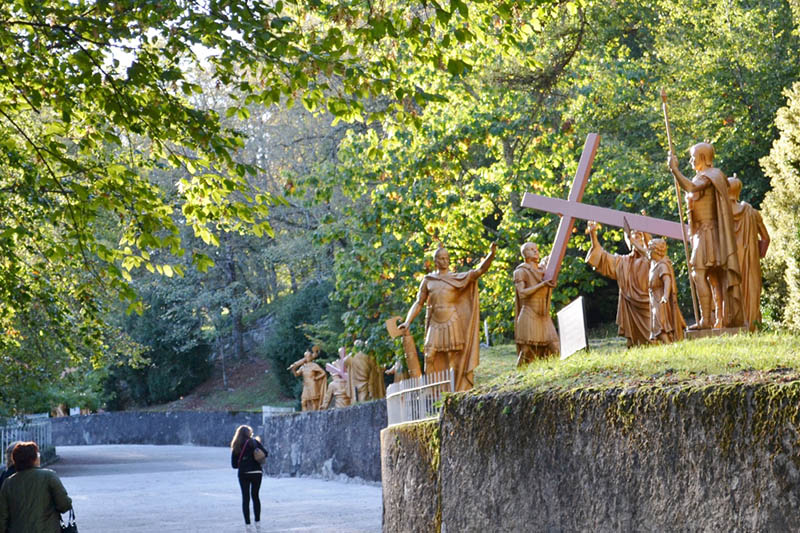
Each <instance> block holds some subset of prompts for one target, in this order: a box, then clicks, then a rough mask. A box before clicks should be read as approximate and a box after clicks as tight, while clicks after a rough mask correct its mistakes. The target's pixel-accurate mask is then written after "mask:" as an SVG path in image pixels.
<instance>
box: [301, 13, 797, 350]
mask: <svg viewBox="0 0 800 533" xmlns="http://www.w3.org/2000/svg"><path fill="white" fill-rule="evenodd" d="M535 10H536V8H535V7H534V6H531V5H529V4H518V5H517V6H515V10H514V11H513V15H512V18H513V20H515V21H518V22H519V21H526V20H534V22H532V23H531V25H529V26H526V25H525V24H524V23H520V26H519V29H518V31H517V32H516V33H515V32H513V31H511V32H510V33H509V32H505V30H504V33H503V40H502V42H501V41H497V40H494V38H495V37H497V34H495V33H492V32H491V31H489V30H488V26H480V24H478V26H479V28H478V29H476V30H475V42H479V43H480V44H481V46H476V47H469V48H468V49H467V50H466V51H464V52H463V54H462V56H461V57H462V59H463V60H464V61H465V62H466V63H468V64H470V65H473V67H472V68H470V69H468V70H465V71H464V72H462V73H460V74H459V76H455V77H454V76H450V75H446V74H445V73H443V72H442V71H438V70H437V69H435V68H429V67H428V66H426V65H420V64H418V63H415V62H414V61H413V59H409V58H406V57H405V56H403V55H402V54H399V55H398V60H399V61H403V60H407V63H406V64H407V66H408V71H409V73H410V74H409V76H410V77H411V78H412V79H413V80H415V82H416V83H417V84H419V86H421V87H424V88H426V90H429V91H430V92H433V93H436V94H442V95H444V96H446V98H447V99H446V100H445V101H435V102H433V103H430V104H429V105H428V106H426V107H425V108H419V109H416V108H413V107H412V108H411V110H412V111H413V112H414V113H415V114H416V116H417V117H418V120H417V122H418V124H419V127H418V128H417V129H410V128H407V127H405V126H404V125H402V124H397V123H396V122H394V121H393V120H392V117H391V116H389V117H386V119H385V120H384V121H383V122H381V124H380V125H379V126H375V127H373V128H371V129H370V130H368V131H364V132H352V133H351V134H350V135H348V136H347V137H346V138H345V139H344V141H343V143H342V144H341V146H340V150H339V153H338V156H339V160H340V162H339V165H338V166H337V167H335V168H330V167H325V168H321V169H317V172H316V175H311V176H309V177H308V183H310V184H311V185H312V186H313V187H314V188H315V190H316V192H317V196H318V199H319V200H320V201H325V200H326V199H328V198H330V197H331V196H332V194H333V193H334V192H335V191H341V192H342V193H343V194H344V195H345V196H346V198H348V199H349V200H350V203H349V204H348V205H346V206H345V208H344V209H343V210H342V215H343V216H342V217H339V218H335V217H330V218H329V219H328V221H327V222H328V224H327V225H325V226H324V227H322V228H320V230H319V231H318V236H319V238H320V241H321V242H324V243H331V242H339V243H341V244H342V248H341V249H340V250H338V251H337V253H336V262H335V265H334V266H335V269H336V291H335V292H334V295H333V297H334V298H335V299H337V300H339V301H341V302H342V303H343V304H344V305H346V306H347V308H348V311H347V313H345V314H344V315H343V319H344V325H345V334H344V335H343V337H351V336H356V337H362V338H368V339H369V341H370V345H371V346H373V347H374V349H375V350H376V352H377V355H378V358H379V359H380V360H381V361H383V362H386V361H388V360H390V359H391V358H392V357H393V356H394V354H397V353H398V351H399V344H397V343H396V341H390V340H389V339H388V337H387V335H386V333H385V331H384V329H383V325H382V323H383V320H385V319H386V318H388V317H389V316H392V315H395V314H397V315H404V314H405V312H406V310H407V309H408V307H410V305H411V302H412V301H413V299H414V294H415V290H416V288H417V286H418V284H419V282H420V279H421V276H422V275H423V274H424V273H425V272H428V271H430V270H431V266H432V262H431V261H430V254H431V253H432V252H433V250H434V249H435V248H436V246H437V245H438V242H439V241H441V242H442V243H443V244H444V245H445V246H447V247H448V248H449V249H450V251H451V257H452V258H453V259H454V260H453V267H454V269H456V270H463V269H466V268H470V267H473V266H474V265H476V264H477V262H478V260H479V259H480V257H481V256H482V255H483V254H485V252H486V251H487V249H488V246H489V243H490V242H491V241H493V240H498V241H499V244H500V250H499V252H498V257H497V259H496V261H495V264H494V265H493V267H492V269H491V270H490V271H489V272H488V273H487V274H486V275H485V276H483V278H482V279H481V283H480V284H481V310H482V313H483V315H482V318H488V319H489V322H490V327H491V329H492V336H493V337H498V338H500V339H502V338H506V339H508V338H510V336H511V333H512V330H513V328H512V325H511V320H512V303H511V302H512V294H513V290H512V286H511V272H512V270H513V267H514V265H515V264H516V263H517V262H519V260H520V259H519V257H518V251H517V250H518V249H519V245H520V244H521V243H522V242H524V241H525V240H526V239H528V238H530V239H531V240H534V241H535V242H537V243H538V244H539V245H540V249H542V251H543V253H547V252H548V251H549V247H550V243H551V242H552V241H553V236H554V234H555V230H556V227H557V217H555V216H552V215H543V214H542V213H537V212H534V211H529V210H521V209H520V207H519V205H520V199H521V196H522V194H523V193H524V192H526V191H530V192H536V193H539V194H544V195H548V196H556V197H562V198H563V197H566V196H567V193H568V190H569V186H570V185H571V181H572V176H573V175H574V171H575V167H576V165H577V161H578V158H579V154H580V147H581V146H582V141H583V138H584V136H585V134H586V133H587V132H589V131H598V132H600V133H601V135H602V142H601V145H600V150H599V152H598V155H597V158H596V160H595V163H594V165H593V169H594V170H593V175H592V178H591V180H590V181H589V185H588V187H587V189H586V192H585V196H584V201H585V202H587V203H590V204H595V205H602V206H607V207H612V208H615V209H619V210H623V211H628V212H633V213H637V212H639V211H641V210H646V211H647V214H648V215H651V216H655V217H659V218H666V219H671V220H677V218H678V213H677V208H676V205H675V204H676V199H675V189H674V185H673V183H672V180H671V179H670V178H669V173H668V172H667V171H666V169H665V164H664V161H665V159H666V152H667V147H666V142H665V140H666V139H665V137H666V136H665V133H664V120H663V115H662V113H661V109H660V99H659V89H660V88H661V87H665V88H666V89H667V92H668V96H669V106H670V111H671V116H670V118H671V122H672V127H673V137H674V139H675V142H676V147H675V149H676V151H679V152H680V153H683V151H684V149H685V148H687V147H688V146H689V145H691V144H693V143H694V142H697V141H700V140H706V139H708V140H711V141H712V142H714V143H715V145H716V148H717V153H718V157H717V160H716V163H717V165H718V166H720V167H721V168H722V169H723V170H724V171H725V172H726V173H728V174H732V173H734V172H735V173H737V174H738V175H739V176H740V177H741V178H742V180H743V182H744V183H745V190H744V193H743V199H745V200H748V201H750V202H751V203H753V204H754V205H756V206H758V204H759V203H760V201H761V199H762V197H763V194H764V191H766V189H767V188H768V185H767V180H766V178H765V176H764V175H763V173H762V171H761V169H760V168H759V167H758V165H757V160H758V158H759V157H761V156H763V155H765V154H766V153H767V151H768V149H769V143H770V140H771V138H772V137H773V136H774V133H775V130H774V128H773V126H772V124H771V123H772V120H773V117H774V114H775V112H776V110H777V109H778V107H779V106H780V105H781V101H780V96H779V93H780V90H781V89H782V88H783V87H786V86H787V85H788V84H789V83H791V81H792V80H794V79H796V77H797V76H798V73H799V72H798V64H800V62H798V51H799V50H800V48H799V47H800V41H799V40H798V34H797V32H796V31H794V28H793V25H792V16H791V15H792V14H791V12H790V10H789V7H788V6H787V5H786V4H785V3H784V2H780V1H775V2H767V3H765V4H757V5H756V4H752V3H742V2H721V1H720V2H712V3H707V4H704V5H702V6H700V5H697V4H696V3H687V2H685V1H683V0H661V1H659V2H657V3H655V4H648V5H642V4H637V3H625V4H619V3H611V4H608V3H602V2H587V3H583V4H581V5H575V4H564V5H561V6H559V7H558V8H556V9H553V10H551V11H549V12H548V16H546V17H535V16H533V13H534V12H535ZM707 21H715V23H713V24H707V23H706V22H707ZM457 28H458V25H457V23H456V24H454V25H451V26H450V27H449V30H448V31H449V34H450V35H451V36H452V35H455V32H456V31H457ZM470 28H471V30H472V28H473V26H470ZM511 35H513V39H511V38H509V36H511ZM398 48H399V52H402V51H403V48H402V46H399V47H398ZM700 49H702V50H703V53H702V54H698V53H697V51H698V50H700ZM583 227H584V226H583V222H579V223H578V224H577V229H578V231H577V233H576V234H575V235H574V236H573V238H572V240H571V247H570V250H569V251H568V254H567V257H566V259H565V262H564V265H563V268H562V271H561V272H562V273H561V276H560V278H559V286H558V287H557V289H556V290H555V291H554V294H553V302H554V308H558V307H560V306H561V305H563V304H564V303H566V302H568V301H569V300H571V299H572V298H574V297H575V296H577V295H578V294H584V295H587V296H588V297H589V298H590V306H589V308H590V310H591V311H592V312H593V313H596V314H594V315H593V316H592V319H593V320H598V319H601V320H610V319H611V317H612V316H613V312H614V309H615V307H614V305H613V302H614V301H615V300H616V297H615V292H616V289H615V287H614V285H613V283H607V282H606V281H605V280H603V279H602V278H600V277H599V276H597V275H596V274H594V273H592V272H591V271H590V270H589V269H587V268H586V266H585V264H584V263H583V261H582V260H581V259H580V256H581V255H583V253H585V250H586V249H587V248H588V242H587V239H586V237H584V235H583V234H582V232H581V231H580V230H581V229H582V228H583ZM604 233H605V234H604V236H603V241H604V246H606V247H607V249H609V251H615V252H620V253H627V250H626V249H625V248H624V246H622V244H621V242H622V235H621V231H619V230H609V231H606V232H604ZM670 252H671V256H672V260H673V264H674V265H675V267H676V273H677V275H678V277H679V278H680V279H682V280H684V281H683V282H681V283H679V286H680V287H681V291H680V293H681V294H680V296H681V302H682V304H683V307H684V309H690V304H689V291H688V283H686V280H687V277H686V266H685V263H686V261H685V257H684V256H683V248H682V245H681V244H680V243H677V242H674V243H671V250H670ZM413 329H414V332H415V335H416V336H417V342H418V345H419V344H421V343H420V341H421V333H422V329H423V328H422V326H421V324H418V325H415V326H414V328H413Z"/></svg>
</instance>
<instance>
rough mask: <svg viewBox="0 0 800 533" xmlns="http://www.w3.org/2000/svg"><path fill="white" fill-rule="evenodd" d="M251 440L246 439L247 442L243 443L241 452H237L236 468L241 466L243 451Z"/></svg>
mask: <svg viewBox="0 0 800 533" xmlns="http://www.w3.org/2000/svg"><path fill="white" fill-rule="evenodd" d="M251 440H252V439H247V442H245V443H244V444H242V451H241V452H239V462H238V463H236V466H241V464H242V457H243V456H244V450H245V449H246V448H247V445H248V444H250V441H251Z"/></svg>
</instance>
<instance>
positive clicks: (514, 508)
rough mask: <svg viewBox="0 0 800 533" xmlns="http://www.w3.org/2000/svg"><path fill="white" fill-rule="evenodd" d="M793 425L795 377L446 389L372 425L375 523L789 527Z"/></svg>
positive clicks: (796, 495) (798, 456)
mask: <svg viewBox="0 0 800 533" xmlns="http://www.w3.org/2000/svg"><path fill="white" fill-rule="evenodd" d="M798 428H800V383H799V382H789V383H772V384H761V385H744V384H733V385H722V386H709V387H698V388H693V389H687V388H684V389H645V388H642V389H630V390H618V389H617V390H615V389H612V390H602V391H577V392H569V393H566V392H560V393H555V392H553V393H549V394H546V393H538V394H533V393H528V394H525V393H495V394H489V395H484V396H476V395H455V396H452V397H450V398H448V400H447V402H446V404H445V407H444V412H443V416H442V418H441V420H440V421H439V423H438V428H436V431H431V430H430V429H423V430H418V431H412V430H410V429H409V428H407V427H403V426H399V427H397V428H389V429H386V430H384V431H383V433H382V436H381V438H382V443H383V487H384V488H383V493H384V531H392V532H400V531H409V532H411V531H413V532H420V531H434V532H438V531H445V530H446V531H450V532H452V531H459V532H470V531H476V532H480V531H600V532H602V531H789V530H792V528H794V527H796V526H794V525H793V524H798V523H800V431H799V430H798ZM437 431H438V432H437ZM420 450H422V452H420ZM431 480H433V481H431ZM431 501H432V502H438V508H437V509H435V510H433V511H432V510H430V509H428V502H431Z"/></svg>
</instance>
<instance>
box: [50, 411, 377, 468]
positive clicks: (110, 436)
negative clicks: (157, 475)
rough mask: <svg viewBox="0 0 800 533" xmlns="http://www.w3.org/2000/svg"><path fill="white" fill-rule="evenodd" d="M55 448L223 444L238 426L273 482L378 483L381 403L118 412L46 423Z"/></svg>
mask: <svg viewBox="0 0 800 533" xmlns="http://www.w3.org/2000/svg"><path fill="white" fill-rule="evenodd" d="M51 420H52V423H53V444H54V445H55V446H81V445H87V444H188V445H195V446H228V445H230V442H231V438H233V433H234V431H235V430H236V427H237V426H239V425H241V424H247V425H249V426H251V427H253V428H254V431H255V432H256V435H260V436H261V438H262V442H263V443H264V445H265V447H266V448H267V450H269V458H268V459H267V464H266V468H265V470H266V472H267V474H269V475H273V476H323V477H332V476H337V475H346V476H349V477H357V478H361V479H363V480H367V481H380V480H381V459H380V453H381V449H380V431H381V429H383V428H384V427H386V400H379V401H374V402H367V403H362V404H358V405H355V406H352V407H346V408H343V409H331V410H328V411H316V412H311V413H292V414H280V415H273V416H267V417H265V419H264V421H265V424H264V425H262V424H261V422H262V415H261V413H228V412H197V411H173V412H166V413H156V412H141V411H118V412H111V413H103V414H95V415H82V416H67V417H61V418H53V419H51Z"/></svg>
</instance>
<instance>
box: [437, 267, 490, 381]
mask: <svg viewBox="0 0 800 533" xmlns="http://www.w3.org/2000/svg"><path fill="white" fill-rule="evenodd" d="M477 272H478V271H477V270H470V271H468V272H447V273H446V274H440V273H438V272H434V273H432V274H428V275H426V276H425V278H424V279H423V287H425V291H426V292H427V290H428V289H427V287H426V285H427V284H428V283H430V282H431V281H439V282H442V283H445V284H447V285H449V286H450V288H451V290H456V291H459V293H460V294H459V297H458V299H457V301H456V305H455V315H456V316H455V320H456V321H457V322H458V325H457V326H456V328H457V329H456V328H452V327H451V325H450V324H449V322H450V321H448V323H444V324H441V323H437V322H433V321H432V320H431V307H432V304H434V305H435V301H431V300H429V301H428V304H427V305H426V306H425V364H426V366H427V364H428V357H429V356H432V355H433V351H435V350H434V349H435V348H436V347H437V346H438V345H440V344H441V343H442V342H445V343H447V342H448V340H447V339H446V338H445V337H448V336H450V335H451V333H453V332H456V331H457V333H458V334H457V335H455V336H454V337H455V338H452V340H455V342H456V343H457V344H459V345H460V344H461V342H462V341H463V348H461V349H459V350H458V352H459V356H458V360H457V361H455V362H454V364H453V369H454V371H455V382H456V387H455V389H456V391H465V390H470V389H471V388H472V387H473V385H474V384H475V380H474V375H473V372H474V370H475V368H476V367H477V366H478V363H479V362H480V351H479V350H480V337H479V335H480V328H479V325H480V324H479V323H480V312H479V310H478V283H477V280H478V277H479V274H478V273H477ZM430 298H431V299H432V300H435V299H436V298H435V295H434V294H432V293H431V294H430ZM425 372H426V373H427V372H428V370H427V368H426V370H425Z"/></svg>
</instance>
